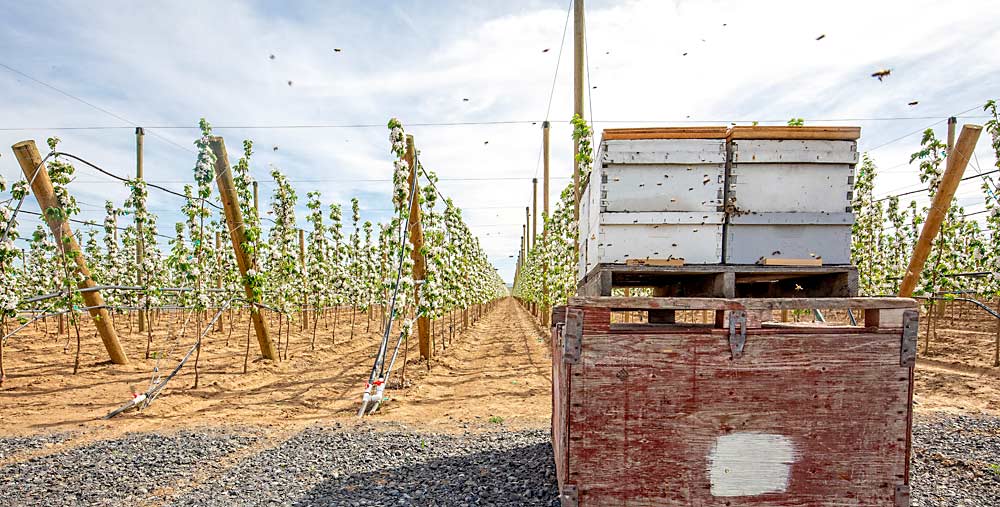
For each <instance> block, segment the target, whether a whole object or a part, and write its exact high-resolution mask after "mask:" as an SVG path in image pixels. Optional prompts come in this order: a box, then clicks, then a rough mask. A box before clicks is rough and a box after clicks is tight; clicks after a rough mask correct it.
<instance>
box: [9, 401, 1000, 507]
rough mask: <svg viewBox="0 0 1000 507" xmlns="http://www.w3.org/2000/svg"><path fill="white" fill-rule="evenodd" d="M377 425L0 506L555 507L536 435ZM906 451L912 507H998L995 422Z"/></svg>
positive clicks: (85, 456)
mask: <svg viewBox="0 0 1000 507" xmlns="http://www.w3.org/2000/svg"><path fill="white" fill-rule="evenodd" d="M379 428H381V429H380V430H376V429H375V428H373V427H372V426H367V425H365V426H358V427H352V428H349V429H344V428H340V427H339V425H334V426H324V427H310V428H307V429H305V430H303V431H298V432H295V433H292V434H291V436H287V435H283V434H280V433H273V434H269V436H268V435H262V434H260V433H257V432H251V433H250V434H247V432H239V431H233V430H225V431H224V430H207V431H199V432H193V431H184V432H179V433H176V434H171V435H157V434H129V435H126V436H124V437H121V438H118V439H115V440H107V441H98V442H94V443H91V444H88V445H84V446H82V447H77V448H72V449H67V450H61V451H59V450H57V451H56V452H54V453H52V454H48V455H41V456H37V457H34V458H31V459H27V460H25V461H22V462H20V463H13V464H10V465H7V466H4V467H0V506H22V505H45V506H46V507H54V506H62V505H67V506H68V505H83V506H87V505H116V506H119V505H120V506H128V507H133V506H139V505H143V506H168V505H169V506H174V505H177V506H208V507H213V506H265V505H267V506H272V505H281V506H296V507H298V506H302V507H304V506H314V505H315V506H319V505H323V506H327V505H338V506H340V505H344V506H375V505H379V506H387V505H419V506H473V505H476V506H479V505H483V506H507V505H517V506H557V505H558V500H557V499H556V496H557V492H556V484H555V470H554V466H553V463H552V448H551V446H550V444H549V435H548V431H546V430H527V431H511V430H507V429H506V428H503V427H498V428H496V429H495V430H492V431H487V432H476V433H464V434H459V435H453V434H437V433H420V432H414V431H409V430H407V429H406V428H405V427H401V426H399V425H394V426H388V427H385V426H379ZM387 428H388V429H387ZM63 438H65V437H64V436H60V435H52V436H42V437H29V438H21V437H18V438H3V439H0V449H5V450H6V452H7V454H8V455H9V456H13V458H12V459H14V460H16V459H17V457H16V453H17V452H20V450H27V449H41V448H44V447H46V446H47V445H50V444H53V443H57V442H58V441H59V440H61V439H63ZM913 441H914V454H913V462H912V487H913V498H912V505H913V506H914V507H932V506H941V507H945V506H947V507H965V506H976V507H979V506H992V505H1000V504H998V503H996V500H997V499H1000V470H997V469H995V468H996V465H1000V419H998V418H977V417H968V416H944V415H932V416H918V419H917V421H916V423H915V424H914V432H913ZM42 452H44V451H42Z"/></svg>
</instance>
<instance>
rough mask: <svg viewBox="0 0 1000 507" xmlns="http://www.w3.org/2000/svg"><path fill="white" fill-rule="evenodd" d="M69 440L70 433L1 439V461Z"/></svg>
mask: <svg viewBox="0 0 1000 507" xmlns="http://www.w3.org/2000/svg"><path fill="white" fill-rule="evenodd" d="M67 438H69V434H68V433H53V434H49V435H36V436H30V437H0V461H3V460H5V459H7V458H9V457H11V456H14V455H16V454H19V453H21V452H24V451H29V450H35V449H43V448H45V447H48V446H51V445H55V444H58V443H60V442H62V441H63V440H66V439H67Z"/></svg>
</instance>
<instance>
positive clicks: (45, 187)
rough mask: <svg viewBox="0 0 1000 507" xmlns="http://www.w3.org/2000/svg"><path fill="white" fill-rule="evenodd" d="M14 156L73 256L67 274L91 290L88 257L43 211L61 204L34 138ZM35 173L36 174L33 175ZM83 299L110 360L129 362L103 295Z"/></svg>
mask: <svg viewBox="0 0 1000 507" xmlns="http://www.w3.org/2000/svg"><path fill="white" fill-rule="evenodd" d="M12 148H13V150H14V156H15V157H17V162H18V164H20V165H21V172H23V173H24V178H25V180H27V181H29V182H31V193H32V194H35V199H36V200H38V206H39V207H40V208H41V211H42V218H43V220H45V223H46V224H48V226H49V229H50V230H51V231H52V236H53V237H55V239H56V244H57V245H59V249H60V250H61V251H62V252H63V256H64V257H67V258H70V257H71V258H72V261H71V262H72V265H70V266H67V268H66V269H67V271H68V274H69V275H70V276H71V277H72V278H73V279H76V280H80V281H79V282H77V287H78V288H80V289H93V288H94V287H97V283H96V282H94V279H93V278H91V277H90V270H89V269H87V260H86V259H84V257H83V252H81V251H80V244H79V243H77V241H76V237H74V236H73V231H72V230H71V229H70V227H69V221H68V220H59V219H50V218H48V213H46V210H48V209H50V208H53V209H61V208H62V206H61V205H60V204H59V201H58V200H57V199H56V195H55V189H53V188H52V180H51V179H50V178H49V172H48V170H46V168H45V165H44V164H42V156H41V155H39V153H38V147H36V146H35V142H34V141H21V142H19V143H17V144H15V145H14V146H13V147H12ZM36 173H37V174H36ZM81 295H82V296H83V302H84V304H85V305H86V306H87V307H88V308H91V310H90V316H91V317H92V318H93V319H94V327H96V328H97V332H98V334H100V335H101V341H102V342H104V348H105V349H107V351H108V355H109V356H110V357H111V362H112V363H115V364H128V356H127V355H125V349H123V348H122V345H121V343H120V342H119V341H118V334H117V333H116V332H115V327H114V326H113V325H112V324H111V315H110V314H109V313H108V309H107V308H106V307H105V306H104V298H103V297H101V293H100V292H99V291H97V290H87V291H85V292H83V293H82V294H81Z"/></svg>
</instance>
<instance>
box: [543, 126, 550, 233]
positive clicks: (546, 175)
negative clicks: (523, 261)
mask: <svg viewBox="0 0 1000 507" xmlns="http://www.w3.org/2000/svg"><path fill="white" fill-rule="evenodd" d="M542 167H543V168H544V169H543V170H542V220H543V221H544V220H548V218H549V121H548V120H545V121H543V122H542ZM543 233H544V231H543Z"/></svg>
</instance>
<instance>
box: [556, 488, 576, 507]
mask: <svg viewBox="0 0 1000 507" xmlns="http://www.w3.org/2000/svg"><path fill="white" fill-rule="evenodd" d="M559 503H560V505H562V507H577V506H578V505H580V499H579V493H577V490H576V486H575V485H573V484H567V485H566V486H563V490H562V492H561V493H560V494H559Z"/></svg>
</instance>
